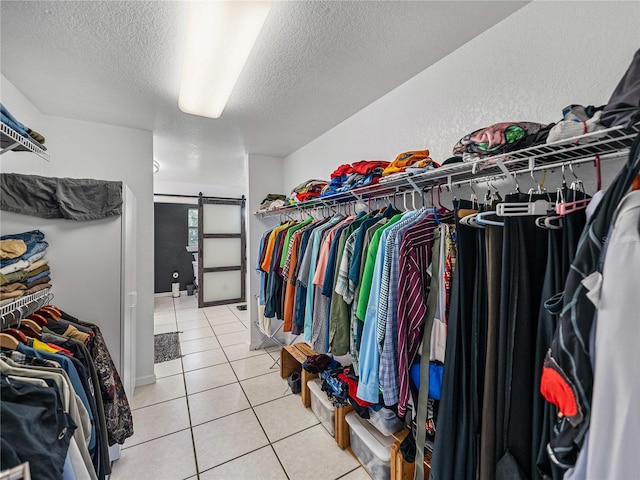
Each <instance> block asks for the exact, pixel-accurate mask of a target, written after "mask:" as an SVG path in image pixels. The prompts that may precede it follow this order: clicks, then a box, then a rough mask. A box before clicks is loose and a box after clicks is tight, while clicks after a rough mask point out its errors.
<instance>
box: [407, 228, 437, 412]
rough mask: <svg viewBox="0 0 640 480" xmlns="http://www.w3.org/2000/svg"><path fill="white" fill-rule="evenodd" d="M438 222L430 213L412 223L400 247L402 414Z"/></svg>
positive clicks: (415, 351) (417, 341)
mask: <svg viewBox="0 0 640 480" xmlns="http://www.w3.org/2000/svg"><path fill="white" fill-rule="evenodd" d="M436 227H437V222H436V220H435V219H434V217H433V216H432V215H429V216H428V217H426V218H424V219H423V220H422V221H420V222H417V223H416V224H414V225H412V226H411V227H410V228H409V229H407V231H406V232H405V234H404V238H403V241H402V245H401V246H400V250H399V267H400V269H399V283H398V382H399V397H398V415H399V416H400V417H404V415H405V413H406V409H407V403H408V401H409V395H410V392H409V367H410V366H411V363H412V362H413V359H414V358H415V356H416V354H417V352H418V348H419V346H420V339H421V336H422V335H421V334H422V332H421V328H422V325H423V323H424V319H425V314H426V312H427V303H426V300H427V294H428V288H429V283H430V278H429V276H428V274H427V269H428V268H429V263H430V261H431V247H432V244H433V238H434V229H435V228H436Z"/></svg>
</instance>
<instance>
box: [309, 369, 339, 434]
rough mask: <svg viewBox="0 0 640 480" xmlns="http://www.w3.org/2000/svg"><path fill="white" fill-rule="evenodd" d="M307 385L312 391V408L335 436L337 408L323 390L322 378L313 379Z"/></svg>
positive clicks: (323, 424) (328, 430)
mask: <svg viewBox="0 0 640 480" xmlns="http://www.w3.org/2000/svg"><path fill="white" fill-rule="evenodd" d="M307 385H308V386H309V391H310V392H311V410H312V411H313V413H314V414H315V416H316V417H317V418H318V420H320V423H321V424H322V426H323V427H324V428H325V429H326V430H327V432H329V434H330V435H331V436H332V437H334V436H335V433H336V426H335V415H336V408H335V407H334V406H333V403H331V400H329V397H327V394H326V393H324V392H323V391H322V380H320V379H315V380H311V381H309V382H308V383H307Z"/></svg>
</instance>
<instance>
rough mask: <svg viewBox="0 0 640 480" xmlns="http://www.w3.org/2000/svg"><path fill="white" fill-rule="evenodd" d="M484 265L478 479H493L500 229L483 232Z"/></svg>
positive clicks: (494, 228)
mask: <svg viewBox="0 0 640 480" xmlns="http://www.w3.org/2000/svg"><path fill="white" fill-rule="evenodd" d="M485 245H486V265H487V343H486V357H485V377H484V390H483V392H482V393H483V401H482V426H481V434H480V458H479V464H480V467H479V468H480V478H481V479H494V478H495V476H496V391H497V381H498V377H497V374H498V335H499V326H500V287H501V278H502V227H497V226H487V227H486V229H485Z"/></svg>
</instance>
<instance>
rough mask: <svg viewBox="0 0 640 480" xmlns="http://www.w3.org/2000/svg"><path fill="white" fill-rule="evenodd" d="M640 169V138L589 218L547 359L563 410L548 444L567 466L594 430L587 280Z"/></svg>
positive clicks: (547, 377) (547, 382) (546, 385)
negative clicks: (591, 419) (591, 430)
mask: <svg viewBox="0 0 640 480" xmlns="http://www.w3.org/2000/svg"><path fill="white" fill-rule="evenodd" d="M638 171H640V136H638V137H636V139H635V141H634V143H633V145H632V146H631V151H630V153H629V159H628V160H627V162H626V163H625V165H624V166H623V167H622V169H621V171H620V173H619V174H618V175H617V176H616V178H615V179H614V180H613V182H612V183H611V185H610V186H609V188H608V189H607V191H606V193H605V194H604V196H603V197H602V200H601V201H600V203H599V204H598V206H597V207H596V209H595V212H594V213H593V216H592V217H591V218H590V219H589V221H588V222H587V225H586V226H585V228H584V230H583V231H582V234H581V235H580V241H579V244H578V248H577V252H576V255H575V258H574V260H573V262H572V264H571V269H570V271H569V274H568V275H567V278H566V280H565V282H564V289H563V298H562V300H561V301H559V302H557V304H558V306H559V307H561V308H557V309H556V310H554V313H559V317H558V326H557V328H556V332H555V333H554V337H553V341H552V342H551V348H550V349H549V350H548V352H547V355H546V357H545V360H544V368H543V373H542V379H541V383H540V389H541V391H542V394H543V395H544V396H545V398H546V399H547V401H549V402H552V403H554V404H555V405H556V406H557V407H558V408H559V410H560V412H561V413H563V416H562V418H561V419H559V421H558V422H556V424H555V425H554V428H553V431H552V433H551V440H550V442H549V447H548V448H549V451H550V452H551V455H553V458H552V460H553V461H554V462H555V463H557V464H558V465H564V466H565V468H569V467H571V466H573V465H574V464H575V462H576V459H577V456H578V453H579V452H580V448H581V447H582V444H583V442H584V435H585V434H586V432H587V430H588V428H589V418H590V415H591V395H592V392H593V368H592V366H591V361H592V358H591V355H590V353H589V351H588V341H589V336H590V334H591V329H592V327H593V323H594V315H595V312H596V310H595V307H594V305H593V303H592V302H591V301H590V300H589V299H588V298H587V296H586V294H587V288H586V286H585V285H584V284H583V283H582V281H583V280H584V279H585V278H587V277H588V276H590V275H592V274H597V272H598V268H599V265H598V264H599V261H600V256H601V252H602V249H603V244H604V240H605V239H606V236H607V235H608V232H609V228H610V226H611V221H612V218H613V215H614V212H615V210H616V208H617V207H618V204H619V203H620V201H621V199H622V198H623V197H624V195H626V193H627V192H628V190H629V188H630V187H631V185H632V183H633V181H634V180H635V178H636V176H637V175H638Z"/></svg>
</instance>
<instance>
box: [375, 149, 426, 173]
mask: <svg viewBox="0 0 640 480" xmlns="http://www.w3.org/2000/svg"><path fill="white" fill-rule="evenodd" d="M420 160H430V161H433V160H431V158H430V157H429V150H411V151H409V152H403V153H401V154H400V155H398V156H397V157H396V159H395V160H394V161H393V162H391V163H390V164H389V166H388V167H387V168H385V169H384V171H383V172H382V176H383V177H384V176H387V175H391V174H392V173H398V172H404V170H405V169H406V168H407V167H410V166H411V165H413V164H414V163H416V162H418V161H420Z"/></svg>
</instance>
